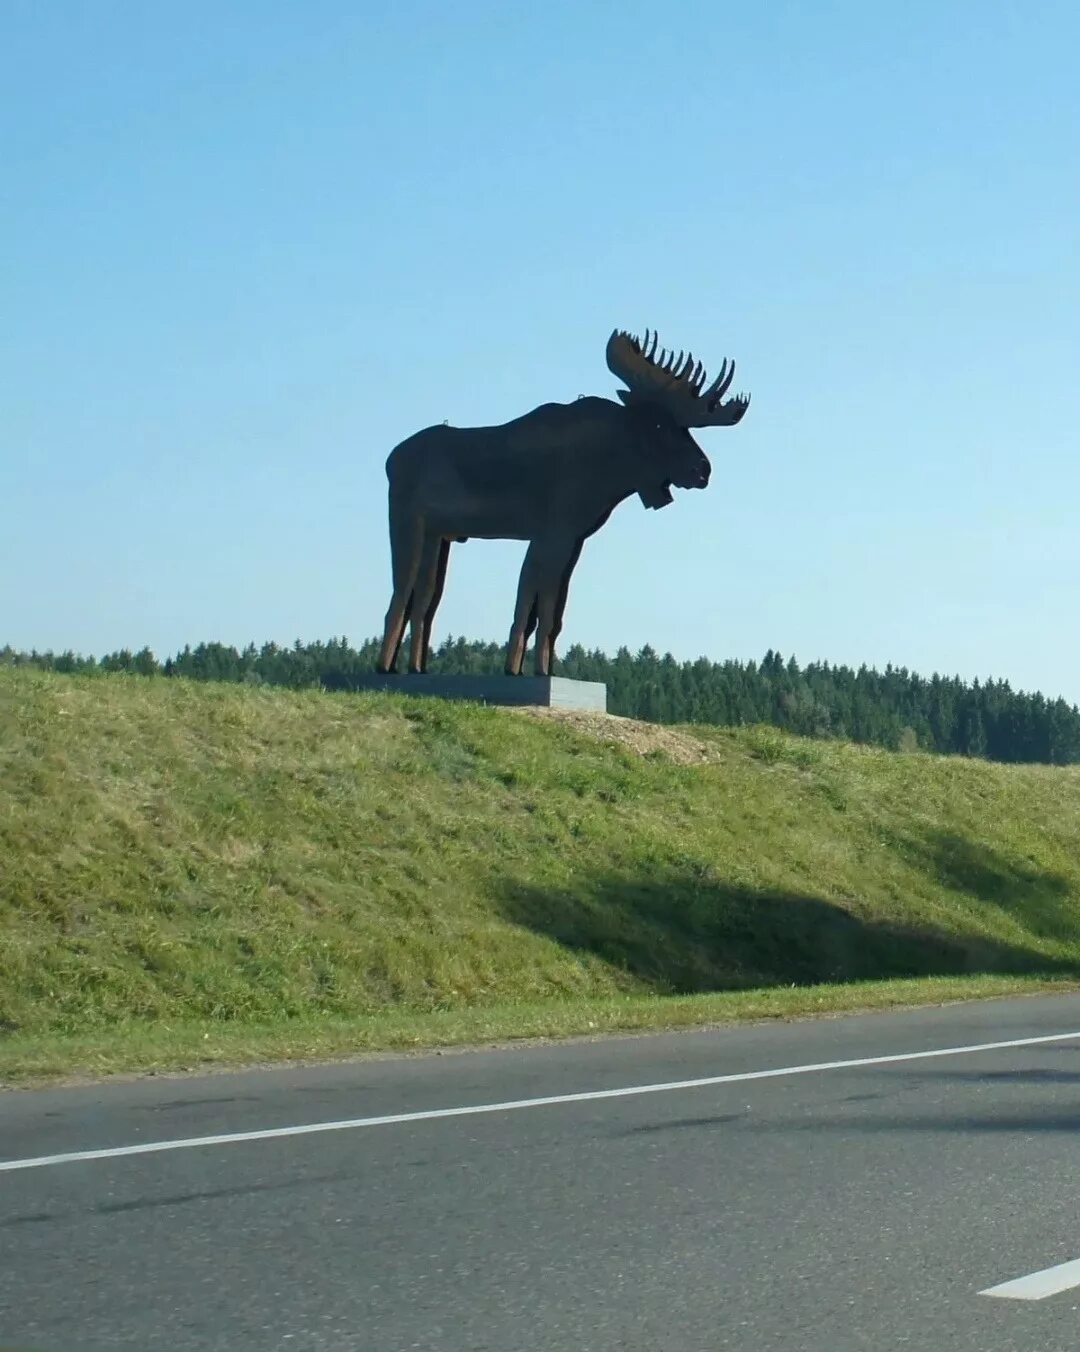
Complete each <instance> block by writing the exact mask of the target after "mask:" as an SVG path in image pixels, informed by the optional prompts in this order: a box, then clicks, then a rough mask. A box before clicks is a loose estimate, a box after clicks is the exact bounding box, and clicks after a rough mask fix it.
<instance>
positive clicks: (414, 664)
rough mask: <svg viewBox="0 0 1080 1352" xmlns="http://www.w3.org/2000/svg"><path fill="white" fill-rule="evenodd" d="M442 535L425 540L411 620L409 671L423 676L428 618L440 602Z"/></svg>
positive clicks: (427, 537)
mask: <svg viewBox="0 0 1080 1352" xmlns="http://www.w3.org/2000/svg"><path fill="white" fill-rule="evenodd" d="M444 543H446V542H445V541H444V540H443V538H442V536H441V535H431V534H429V535H427V536H425V537H424V547H423V550H422V552H421V555H420V566H419V568H418V569H417V570H416V586H415V589H414V591H413V605H412V616H411V620H410V625H409V628H410V636H409V637H410V647H409V671H410V672H411V673H412V674H413V675H417V676H418V675H420V673H421V672H422V671H423V670H424V666H425V664H426V651H425V649H426V640H427V637H428V633H429V629H428V625H427V618H428V614H429V612H432V603H433V602H435V601H436V592H437V591H438V587H439V570H440V565H442V556H443V545H444Z"/></svg>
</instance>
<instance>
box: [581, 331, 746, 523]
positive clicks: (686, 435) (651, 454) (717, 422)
mask: <svg viewBox="0 0 1080 1352" xmlns="http://www.w3.org/2000/svg"><path fill="white" fill-rule="evenodd" d="M650 340H651V341H650ZM657 343H658V336H657V334H656V333H650V331H649V330H648V329H646V330H645V340H644V342H642V341H641V340H640V339H638V338H637V337H635V336H634V335H633V334H630V333H627V332H625V331H624V330H621V329H616V330H615V332H614V333H612V335H611V337H610V338H609V339H608V344H607V365H608V370H609V371H611V373H612V374H613V375H614V376H617V377H618V379H619V380H621V381H622V382H623V384H624V385H626V386H627V389H625V390H617V391H616V394H617V395H618V397H619V398H620V399H621V400H622V402H623V404H624V405H625V406H626V409H627V412H628V413H630V414H631V415H632V418H633V423H634V425H635V427H636V429H637V430H638V432H639V436H640V441H639V444H638V448H637V449H638V453H639V455H640V456H641V467H642V473H643V476H644V478H645V481H644V482H643V484H642V487H640V488H639V489H638V497H639V498H640V499H641V501H642V503H643V505H644V506H645V507H647V508H650V509H652V510H658V509H659V508H661V507H666V506H667V505H668V504H669V503H670V502H671V501H672V500H673V499H672V496H671V488H672V486H674V487H675V488H705V487H706V486H707V485H708V482H709V475H710V473H711V471H712V467H711V466H710V464H709V458H708V456H707V455H706V454H705V452H704V451H703V450H702V449H701V447H700V446H699V445H698V444H697V442H696V441H695V440H694V438H693V437H692V436H691V435H690V429H691V428H692V427H732V426H734V424H735V423H737V422H738V421H739V420H740V419H741V418H742V416H743V414H744V413H745V412H746V410H747V408H749V406H750V396H749V395H743V394H739V395H735V396H734V397H733V398H731V399H728V400H726V401H725V400H724V395H725V394H727V392H728V390H729V389H730V388H731V382H732V381H733V380H734V379H735V363H734V362H733V361H732V362H729V361H727V359H726V358H725V360H724V362H723V365H722V366H721V367H720V374H719V375H718V376H717V377H716V379H715V380H714V381H713V382H712V384H711V385H709V386H708V387H707V388H706V385H705V380H706V376H705V367H704V366H703V365H702V363H701V362H700V361H695V360H694V354H693V353H692V352H687V353H686V354H685V355H684V354H683V353H682V352H680V353H679V355H678V356H676V355H675V353H674V351H672V352H668V350H667V349H666V348H661V350H660V355H659V357H658V356H657V355H656V348H657Z"/></svg>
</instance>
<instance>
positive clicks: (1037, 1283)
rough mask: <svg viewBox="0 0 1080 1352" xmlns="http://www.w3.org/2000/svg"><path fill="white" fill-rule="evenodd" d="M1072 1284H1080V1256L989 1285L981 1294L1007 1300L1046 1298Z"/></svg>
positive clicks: (1065, 1289) (1066, 1289)
mask: <svg viewBox="0 0 1080 1352" xmlns="http://www.w3.org/2000/svg"><path fill="white" fill-rule="evenodd" d="M1072 1286H1080V1258H1074V1259H1073V1261H1072V1262H1071V1263H1059V1264H1058V1265H1057V1267H1048V1268H1043V1269H1042V1271H1041V1272H1031V1273H1029V1274H1028V1275H1027V1276H1026V1277H1017V1278H1015V1279H1014V1280H1013V1281H1011V1282H1002V1283H1001V1285H1000V1286H988V1287H987V1288H986V1290H985V1291H980V1292H979V1295H980V1296H1002V1297H1004V1299H1006V1300H1045V1299H1046V1297H1047V1296H1056V1295H1057V1293H1058V1292H1059V1291H1068V1290H1069V1288H1070V1287H1072Z"/></svg>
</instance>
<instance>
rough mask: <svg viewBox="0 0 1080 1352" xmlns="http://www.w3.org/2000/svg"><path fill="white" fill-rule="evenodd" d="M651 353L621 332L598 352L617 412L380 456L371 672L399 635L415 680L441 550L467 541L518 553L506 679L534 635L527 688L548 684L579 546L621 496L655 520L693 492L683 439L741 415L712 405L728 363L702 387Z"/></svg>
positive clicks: (700, 456) (728, 405)
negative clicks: (384, 524)
mask: <svg viewBox="0 0 1080 1352" xmlns="http://www.w3.org/2000/svg"><path fill="white" fill-rule="evenodd" d="M656 344H657V338H656V335H655V334H652V335H651V341H650V333H649V331H648V330H646V331H645V340H644V342H642V341H640V340H639V339H638V338H636V337H634V336H633V335H631V334H629V333H625V332H623V331H621V330H616V331H615V332H614V333H613V334H612V335H611V337H610V338H609V339H608V344H607V364H608V369H609V370H610V371H611V372H612V374H613V375H615V376H616V377H617V378H618V379H619V380H621V381H622V382H623V384H624V385H626V387H627V388H626V389H625V390H619V391H617V393H618V396H619V399H620V400H621V403H618V404H617V403H615V402H614V401H613V400H611V399H600V398H594V397H591V396H590V397H585V396H583V397H581V398H579V399H577V400H576V401H575V402H573V403H569V404H541V405H540V407H539V408H536V409H534V410H533V411H532V412H531V413H526V414H525V415H524V416H523V417H521V418H516V419H515V420H514V421H512V422H508V423H503V424H502V425H500V426H497V427H449V426H445V425H444V426H439V427H428V428H425V429H424V430H423V431H421V432H417V433H416V434H415V435H414V436H411V437H409V438H408V439H407V440H405V441H403V442H401V444H400V445H398V446H396V447H395V448H394V449H393V450H392V451H391V452H390V455H389V458H388V459H387V461H386V475H387V479H388V480H389V485H390V489H389V498H390V549H391V557H392V565H393V582H394V592H393V597H392V599H391V601H390V608H389V610H388V611H387V613H386V627H385V630H384V633H383V642H382V648H381V651H380V654H379V663H378V668H377V669H378V671H379V672H381V673H390V672H394V671H396V670H397V660H398V652H399V650H400V647H401V641H402V637H403V635H404V632H405V626H406V624H409V625H410V626H411V633H410V640H411V642H410V651H409V671H410V672H423V671H426V669H427V661H428V651H429V648H430V643H431V626H432V621H433V620H434V618H435V611H436V609H437V608H438V605H439V601H440V600H441V598H442V592H443V585H444V583H445V580H446V567H447V562H448V560H449V556H450V546H451V544H452V543H455V542H456V543H458V544H463V543H464V542H465V541H466V540H468V539H470V538H474V537H475V538H479V539H487V540H527V541H528V545H529V547H528V550H527V551H526V554H525V562H524V564H523V565H522V569H521V576H520V580H519V582H518V591H517V604H516V607H515V609H514V623H513V627H512V628H511V630H510V641H509V644H508V645H507V650H506V668H505V669H506V673H507V674H508V675H510V676H519V675H520V674H521V670H522V665H523V663H524V659H525V648H526V645H527V644H528V641H529V638H530V635H531V634H532V632H533V630H536V647H535V671H536V675H537V676H548V675H550V674H551V667H552V663H553V660H554V649H555V640H556V638H557V637H558V634H559V632H560V630H561V628H562V619H563V611H564V609H565V607H566V597H567V592H568V590H569V586H570V577H571V574H572V573H573V571H574V568H575V566H576V564H577V561H578V558H579V556H580V554H581V548H582V545H583V544H584V543H585V541H586V540H587V539H588V538H589V536H590V535H593V534H595V532H596V531H598V530H599V529H600V527H601V526H602V525H603V524H604V523H605V522H606V521H607V519H608V517H609V516H610V515H611V513H612V512H613V511H614V509H615V508H616V507H617V506H618V504H619V503H620V502H622V501H623V500H624V499H625V498H628V497H629V496H630V495H631V494H632V493H637V495H638V496H639V497H640V499H641V501H642V503H643V504H644V506H645V507H646V508H650V509H654V510H656V509H659V508H661V507H666V506H667V505H668V503H670V502H671V501H672V496H671V488H672V486H673V485H674V486H675V487H676V488H704V487H705V486H706V485H707V484H708V482H709V474H710V465H709V461H708V460H707V458H706V457H705V454H704V452H703V451H702V450H701V448H700V446H698V444H697V442H696V441H695V440H694V438H693V437H692V436H691V435H690V429H691V428H697V427H731V426H733V425H734V424H735V423H737V422H738V421H739V420H740V419H741V418H742V416H743V414H744V413H745V412H746V410H747V407H748V406H749V403H750V399H749V396H746V395H737V396H735V397H733V398H731V399H728V400H726V401H725V399H724V395H725V394H726V393H727V391H728V389H729V388H730V386H731V382H732V379H733V378H734V375H735V364H734V362H731V363H730V364H729V363H728V362H727V360H725V361H724V363H723V365H722V366H721V368H720V374H719V375H718V376H717V378H716V379H715V380H714V381H713V383H712V384H711V385H709V386H708V387H707V388H706V386H705V369H704V367H703V366H702V364H701V363H700V362H695V360H694V357H693V354H687V356H686V357H685V358H684V357H683V354H682V353H681V352H680V353H679V355H678V357H676V356H675V355H674V353H668V351H667V350H666V349H661V352H660V355H659V357H658V356H657V355H656Z"/></svg>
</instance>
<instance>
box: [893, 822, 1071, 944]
mask: <svg viewBox="0 0 1080 1352" xmlns="http://www.w3.org/2000/svg"><path fill="white" fill-rule="evenodd" d="M892 843H893V846H894V848H895V849H896V850H897V851H898V852H899V853H900V854H901V855H902V856H903V858H904V859H906V860H907V861H909V862H910V863H911V864H913V865H914V866H915V867H917V868H919V869H920V870H922V871H925V872H926V873H928V874H930V876H931V877H933V878H936V879H938V881H940V882H941V883H943V884H944V885H945V886H946V887H949V888H951V889H952V890H953V891H955V892H963V893H964V894H966V895H967V896H969V897H974V898H975V899H976V900H977V901H982V902H986V903H987V904H988V905H992V906H996V907H998V908H999V909H1000V910H1002V911H1004V912H1006V913H1007V914H1008V915H1011V916H1013V917H1015V918H1016V919H1017V920H1019V921H1020V922H1021V923H1022V924H1023V925H1024V927H1025V928H1026V929H1028V930H1030V931H1031V933H1032V934H1035V935H1039V936H1041V937H1044V938H1055V939H1069V938H1075V937H1076V936H1077V933H1078V918H1080V904H1078V902H1077V899H1076V896H1075V885H1074V884H1073V882H1072V881H1071V880H1070V879H1068V878H1066V877H1063V876H1062V875H1061V874H1059V873H1052V872H1050V871H1048V870H1046V869H1040V868H1037V867H1035V866H1033V865H1032V864H1031V863H1029V862H1021V861H1019V860H1017V859H1015V858H1010V857H1009V856H1008V855H1006V854H1003V853H1002V852H1001V851H999V850H993V849H991V848H990V847H989V846H988V845H983V844H981V843H980V842H978V841H973V840H966V839H965V838H964V837H963V836H958V835H954V834H950V833H948V832H945V831H931V832H928V833H927V834H926V835H925V836H922V837H914V836H898V837H896V838H894V840H893V842H892Z"/></svg>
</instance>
